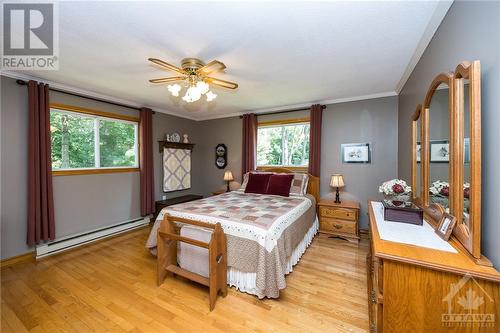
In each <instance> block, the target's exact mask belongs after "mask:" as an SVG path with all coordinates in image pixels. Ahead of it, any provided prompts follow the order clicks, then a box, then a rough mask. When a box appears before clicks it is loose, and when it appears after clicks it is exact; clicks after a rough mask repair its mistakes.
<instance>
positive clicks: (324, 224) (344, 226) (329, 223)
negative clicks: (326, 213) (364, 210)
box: [319, 217, 357, 235]
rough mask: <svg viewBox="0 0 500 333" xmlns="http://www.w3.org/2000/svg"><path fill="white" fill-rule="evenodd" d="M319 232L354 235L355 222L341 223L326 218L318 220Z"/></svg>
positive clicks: (340, 221)
mask: <svg viewBox="0 0 500 333" xmlns="http://www.w3.org/2000/svg"><path fill="white" fill-rule="evenodd" d="M319 224H320V230H322V231H326V232H333V233H340V234H352V235H356V234H357V232H356V222H351V221H342V220H337V219H332V218H328V217H322V218H321V219H320V222H319Z"/></svg>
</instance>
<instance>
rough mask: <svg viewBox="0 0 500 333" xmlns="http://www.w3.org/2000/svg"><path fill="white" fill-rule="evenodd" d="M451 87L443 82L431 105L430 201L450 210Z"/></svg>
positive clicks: (429, 147)
mask: <svg viewBox="0 0 500 333" xmlns="http://www.w3.org/2000/svg"><path fill="white" fill-rule="evenodd" d="M450 95H451V93H450V87H449V86H448V84H446V83H441V84H440V85H439V86H438V87H437V88H436V90H435V91H434V94H433V95H432V99H431V101H430V105H429V143H428V149H429V162H430V163H429V180H428V182H429V183H428V185H429V203H435V204H439V205H441V207H443V209H444V210H445V211H446V212H449V211H450V203H449V195H450V185H449V184H450V117H449V115H450V112H449V110H450V109H451V106H450Z"/></svg>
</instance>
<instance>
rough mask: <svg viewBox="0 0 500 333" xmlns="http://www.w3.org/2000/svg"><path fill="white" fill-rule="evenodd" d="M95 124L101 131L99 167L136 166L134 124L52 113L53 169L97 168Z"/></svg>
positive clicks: (52, 111) (53, 111)
mask: <svg viewBox="0 0 500 333" xmlns="http://www.w3.org/2000/svg"><path fill="white" fill-rule="evenodd" d="M96 122H97V123H98V124H97V126H98V128H99V142H100V145H99V150H100V151H99V156H100V161H99V162H100V166H101V167H120V166H134V165H135V149H134V148H135V139H136V138H135V127H136V125H135V124H131V123H125V122H120V121H112V120H109V121H108V120H102V119H98V118H95V117H89V116H85V115H75V114H70V113H64V112H58V111H55V110H51V112H50V129H51V141H52V168H53V169H72V168H95V167H96V165H95V149H96V148H95V133H94V129H95V127H96Z"/></svg>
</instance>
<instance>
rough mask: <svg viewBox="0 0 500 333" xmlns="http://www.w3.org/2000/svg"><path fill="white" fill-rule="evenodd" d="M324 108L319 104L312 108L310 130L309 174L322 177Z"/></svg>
mask: <svg viewBox="0 0 500 333" xmlns="http://www.w3.org/2000/svg"><path fill="white" fill-rule="evenodd" d="M322 113H323V107H322V106H321V105H319V104H315V105H313V106H311V116H310V123H311V128H310V130H309V173H310V174H311V175H313V176H316V177H319V176H320V167H321V117H322Z"/></svg>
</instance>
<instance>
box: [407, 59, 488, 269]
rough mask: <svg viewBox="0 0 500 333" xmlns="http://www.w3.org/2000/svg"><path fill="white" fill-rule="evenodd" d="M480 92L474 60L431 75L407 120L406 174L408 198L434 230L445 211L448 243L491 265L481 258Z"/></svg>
mask: <svg viewBox="0 0 500 333" xmlns="http://www.w3.org/2000/svg"><path fill="white" fill-rule="evenodd" d="M480 89H481V83H480V63H479V61H474V62H472V63H469V62H462V63H460V64H459V65H458V66H457V67H456V69H455V71H454V72H452V73H442V74H439V75H438V76H436V78H435V79H434V80H433V81H432V83H431V84H430V86H429V89H428V91H427V94H426V96H425V100H424V103H423V104H422V106H420V105H419V106H418V107H417V110H416V111H415V113H414V114H413V116H412V166H411V173H412V187H413V189H414V192H415V193H414V195H413V200H414V202H415V204H417V205H418V206H420V207H422V208H423V210H424V214H425V218H426V220H427V221H428V222H429V223H431V224H432V225H434V226H436V225H437V223H438V222H439V221H440V220H441V218H442V216H443V215H444V214H445V213H449V214H451V215H452V216H454V217H455V218H456V221H457V223H456V226H455V227H454V229H453V236H454V238H452V239H450V241H452V242H456V241H458V242H459V243H460V244H462V245H463V247H464V248H465V249H466V250H467V252H468V253H469V254H470V255H471V257H472V258H473V259H474V260H475V262H476V263H478V264H480V265H485V266H491V262H489V260H488V259H487V258H485V257H483V256H482V255H481V99H480V95H481V90H480ZM419 126H421V128H419ZM418 132H420V135H421V137H420V139H419V137H418ZM419 142H420V143H421V145H420V148H421V149H420V163H418V160H419V157H418V147H419V146H418V143H419ZM420 181H421V183H420ZM420 184H421V185H420ZM419 185H420V186H419Z"/></svg>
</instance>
